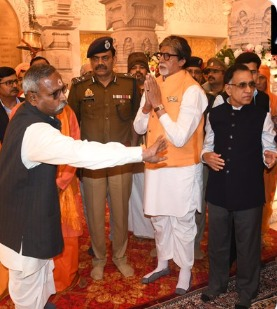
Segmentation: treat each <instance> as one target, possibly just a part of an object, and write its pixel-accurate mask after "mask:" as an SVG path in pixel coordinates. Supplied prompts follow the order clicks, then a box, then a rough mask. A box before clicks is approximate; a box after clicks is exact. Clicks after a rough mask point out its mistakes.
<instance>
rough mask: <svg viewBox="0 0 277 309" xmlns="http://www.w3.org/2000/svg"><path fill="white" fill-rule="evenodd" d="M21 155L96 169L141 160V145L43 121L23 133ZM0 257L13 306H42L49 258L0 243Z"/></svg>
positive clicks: (48, 289)
mask: <svg viewBox="0 0 277 309" xmlns="http://www.w3.org/2000/svg"><path fill="white" fill-rule="evenodd" d="M21 159H22V162H23V164H24V165H25V166H26V168H27V169H31V168H34V167H36V166H38V165H39V164H41V163H42V162H43V163H48V164H54V165H61V164H69V165H72V166H75V167H86V168H91V169H99V168H104V167H111V166H115V165H117V164H118V165H122V164H126V163H132V162H141V161H142V149H141V147H125V146H123V145H121V144H119V143H108V144H105V145H104V144H100V143H97V142H87V141H77V140H76V141H75V140H74V139H73V138H71V137H68V136H64V135H62V134H61V132H60V131H59V130H57V129H55V128H53V127H52V126H51V125H49V124H47V123H35V124H32V125H31V126H29V127H28V128H27V129H26V131H25V134H24V137H23V142H22V148H21ZM0 261H1V263H2V264H3V265H4V266H5V267H7V268H8V269H9V288H10V295H11V298H12V300H13V301H14V303H15V308H16V309H43V308H44V305H45V304H46V302H47V300H48V298H49V296H50V295H51V294H54V293H55V292H56V291H55V284H54V279H53V268H54V263H53V260H52V259H47V260H46V259H45V260H43V259H37V258H33V257H29V256H23V255H22V254H21V252H19V253H17V252H16V251H14V250H12V249H10V248H8V247H7V246H4V245H3V244H1V243H0Z"/></svg>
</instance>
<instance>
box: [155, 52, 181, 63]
mask: <svg viewBox="0 0 277 309" xmlns="http://www.w3.org/2000/svg"><path fill="white" fill-rule="evenodd" d="M155 56H156V57H157V58H158V60H160V59H161V57H163V58H164V60H165V61H168V60H169V59H170V57H172V56H175V57H178V56H179V55H176V54H169V53H156V54H155Z"/></svg>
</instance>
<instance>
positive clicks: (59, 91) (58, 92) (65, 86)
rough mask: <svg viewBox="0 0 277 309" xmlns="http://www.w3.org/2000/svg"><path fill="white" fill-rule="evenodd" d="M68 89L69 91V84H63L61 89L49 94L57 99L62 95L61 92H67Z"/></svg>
mask: <svg viewBox="0 0 277 309" xmlns="http://www.w3.org/2000/svg"><path fill="white" fill-rule="evenodd" d="M66 91H67V84H65V85H63V87H62V88H61V89H58V90H56V91H54V92H53V93H50V94H49V95H52V96H53V99H54V100H57V99H58V98H59V97H60V95H61V93H63V94H65V93H66Z"/></svg>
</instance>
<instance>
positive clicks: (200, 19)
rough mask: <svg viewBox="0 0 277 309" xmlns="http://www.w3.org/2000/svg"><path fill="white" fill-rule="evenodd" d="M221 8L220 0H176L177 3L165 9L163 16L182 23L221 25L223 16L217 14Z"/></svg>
mask: <svg viewBox="0 0 277 309" xmlns="http://www.w3.org/2000/svg"><path fill="white" fill-rule="evenodd" d="M219 8H220V9H222V0H209V1H205V0H196V1H178V3H177V4H176V5H174V6H172V7H170V8H169V9H167V10H165V18H166V19H167V20H170V21H177V22H178V21H179V22H182V23H184V24H188V23H189V24H194V23H198V24H206V23H207V21H208V22H209V23H210V24H218V25H222V23H224V16H223V15H222V14H218V11H219Z"/></svg>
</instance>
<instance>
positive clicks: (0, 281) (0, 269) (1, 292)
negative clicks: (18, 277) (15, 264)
mask: <svg viewBox="0 0 277 309" xmlns="http://www.w3.org/2000/svg"><path fill="white" fill-rule="evenodd" d="M8 282H9V270H8V269H7V268H6V267H5V266H3V265H2V264H1V263H0V299H2V298H3V297H5V296H6V295H7V294H8Z"/></svg>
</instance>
